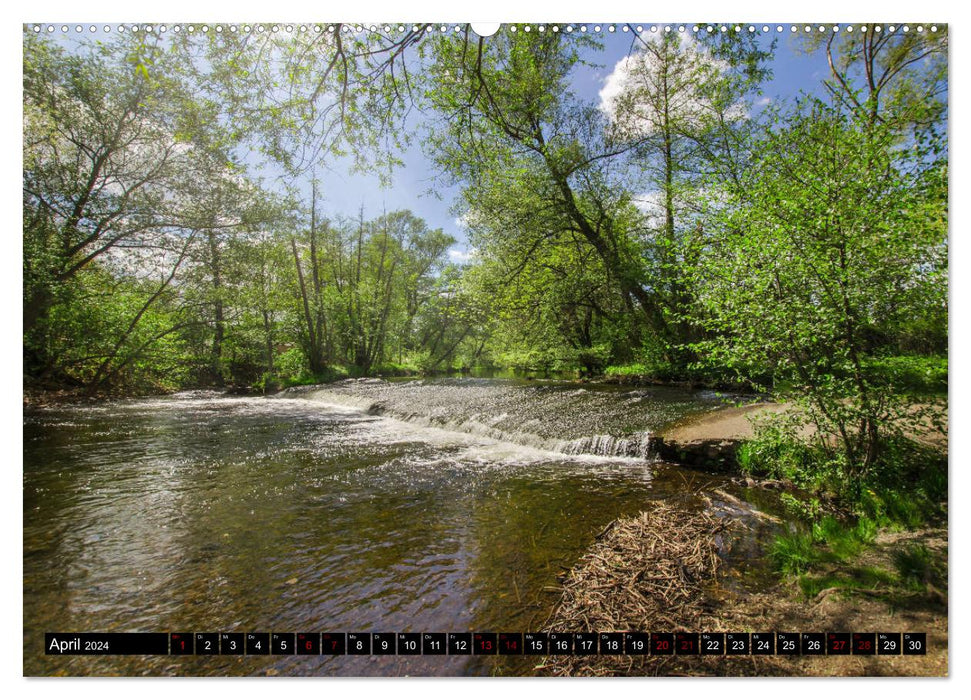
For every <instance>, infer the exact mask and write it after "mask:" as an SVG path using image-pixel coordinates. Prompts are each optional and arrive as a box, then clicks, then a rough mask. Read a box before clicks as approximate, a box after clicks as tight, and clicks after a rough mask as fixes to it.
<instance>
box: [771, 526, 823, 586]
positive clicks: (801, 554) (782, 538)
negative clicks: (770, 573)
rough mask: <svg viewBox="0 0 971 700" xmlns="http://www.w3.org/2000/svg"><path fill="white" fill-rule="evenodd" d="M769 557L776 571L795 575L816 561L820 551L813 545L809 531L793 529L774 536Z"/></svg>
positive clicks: (818, 558) (806, 569)
mask: <svg viewBox="0 0 971 700" xmlns="http://www.w3.org/2000/svg"><path fill="white" fill-rule="evenodd" d="M769 558H770V559H771V561H772V565H773V566H774V567H775V569H776V571H779V572H780V573H782V574H786V575H795V574H801V573H803V572H805V571H808V570H809V568H810V567H811V566H812V565H813V564H816V563H818V562H819V561H820V559H821V552H820V551H819V550H818V549H817V548H816V547H815V546H814V545H813V538H812V535H811V534H810V533H806V532H799V531H793V532H789V533H787V534H784V535H778V536H777V537H776V538H775V540H774V541H773V542H772V545H771V547H770V548H769Z"/></svg>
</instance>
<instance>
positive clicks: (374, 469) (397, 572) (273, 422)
mask: <svg viewBox="0 0 971 700" xmlns="http://www.w3.org/2000/svg"><path fill="white" fill-rule="evenodd" d="M368 386H369V385H367V384H364V385H362V387H368ZM370 386H371V387H374V389H368V390H367V391H362V394H359V395H363V397H364V399H366V400H368V401H370V400H372V398H373V397H371V396H368V395H367V393H368V391H371V393H374V392H375V391H380V392H381V393H382V395H383V399H382V400H384V401H386V402H387V401H391V400H392V399H389V398H388V397H389V396H397V394H395V393H394V392H395V391H396V390H400V389H402V385H393V386H388V385H370ZM425 386H427V385H417V386H415V387H411V388H408V386H407V385H404V390H405V392H406V393H405V398H404V399H393V400H394V401H402V402H404V403H409V404H411V405H413V406H417V405H420V404H418V403H416V394H415V392H418V395H420V396H424V398H425V399H427V400H428V402H429V403H428V404H427V405H428V406H431V410H439V409H441V408H442V407H443V406H448V405H449V401H452V402H453V405H454V401H455V397H457V396H459V394H456V393H455V392H454V391H453V388H454V386H453V385H450V384H447V385H445V386H444V387H438V388H439V389H444V391H443V392H442V393H443V394H444V396H439V397H438V399H437V400H436V399H434V396H435V394H434V393H432V392H429V390H428V389H427V388H424V387H425ZM493 386H498V387H499V391H498V392H494V395H493V396H491V397H490V396H488V392H489V391H490V390H491V389H490V387H493ZM472 388H473V390H474V392H473V395H472V397H471V398H467V399H464V400H465V401H467V402H468V404H467V405H476V404H477V405H479V406H488V410H494V409H497V408H502V409H503V410H505V411H506V412H507V413H509V410H507V409H510V408H512V406H513V404H515V405H516V408H515V410H516V411H518V412H519V413H518V414H517V415H516V420H519V421H521V422H525V421H526V420H533V419H534V418H535V419H536V420H539V422H540V423H541V425H540V426H539V427H538V428H536V431H535V432H534V433H533V434H537V435H541V434H546V435H556V434H557V431H560V430H561V427H558V426H560V425H561V421H562V420H563V418H562V416H560V415H558V414H556V415H551V417H550V418H549V420H548V421H546V420H544V419H543V416H544V415H550V414H547V413H546V412H547V411H549V410H550V408H551V406H553V407H555V406H560V407H561V408H562V407H564V406H566V405H567V404H569V405H572V406H573V408H571V409H570V410H571V411H573V413H572V415H573V416H574V418H575V419H576V417H577V416H584V415H586V414H588V413H589V414H594V413H596V412H597V411H600V412H601V415H600V416H599V418H598V417H596V416H592V417H591V416H588V417H586V418H584V419H583V421H581V422H582V425H583V426H584V427H589V426H592V429H594V430H604V429H610V428H611V427H612V426H613V425H614V423H612V421H615V420H616V419H617V417H618V416H621V417H622V418H623V420H625V421H628V422H629V421H630V420H631V418H632V415H634V414H633V413H632V411H631V409H630V407H629V405H628V404H624V406H627V407H626V408H624V409H623V410H620V409H616V407H614V406H613V404H611V403H609V402H608V401H607V398H612V399H613V401H614V402H615V403H616V402H617V401H618V399H620V401H621V403H622V402H623V401H626V400H628V399H630V398H631V397H624V396H623V393H622V392H613V393H609V394H606V393H605V394H604V395H602V396H601V395H598V394H596V392H590V391H586V392H584V394H585V395H584V394H576V395H575V396H572V397H566V398H564V397H559V396H554V399H544V398H543V392H546V393H547V394H550V395H556V394H557V391H555V390H552V389H540V390H539V393H536V392H534V394H533V396H534V397H536V396H539V398H537V399H536V405H535V406H534V410H533V417H530V418H527V417H526V413H527V412H528V408H529V407H528V398H529V397H528V395H526V397H525V398H524V395H523V394H522V392H519V393H517V392H518V391H519V389H517V388H516V387H515V386H512V387H510V386H509V385H505V384H502V383H499V384H497V385H489V384H483V383H481V382H480V383H479V384H475V385H473V387H472ZM431 389H432V390H434V389H435V386H434V385H432V386H431ZM408 392H411V393H410V394H409V393H408ZM591 394H593V398H590V395H591ZM345 395H349V392H345ZM436 401H437V403H436ZM564 401H566V402H567V403H563V402H564ZM652 401H659V399H657V397H656V396H654V397H653V398H652ZM677 401H679V402H681V408H680V409H678V410H674V409H668V410H669V412H670V413H676V414H678V415H683V413H684V410H685V409H684V407H685V406H687V405H688V404H690V400H689V397H685V396H680V397H679V398H678V400H677ZM577 402H578V403H577ZM675 403H677V402H675ZM500 404H502V405H500ZM707 407H708V404H706V403H704V402H701V403H700V404H697V405H695V408H694V410H705V409H706V408H707ZM453 413H454V412H453ZM460 418H461V417H460ZM503 420H506V419H503ZM577 420H579V419H577ZM638 420H640V422H639V423H638V424H637V425H636V426H635V429H638V430H639V429H642V428H645V429H646V426H648V425H649V424H651V425H655V424H657V422H658V421H659V420H660V419H659V418H657V416H654V417H649V418H643V417H641V418H638ZM652 421H653V423H652ZM549 423H553V424H554V425H552V426H551V425H549ZM575 423H576V420H575ZM687 474H688V473H686V472H682V471H681V470H679V469H678V468H676V467H673V466H665V465H651V464H648V463H647V462H645V461H644V460H642V459H633V458H608V457H603V456H574V457H571V456H567V455H563V454H558V453H555V452H550V451H546V450H543V449H540V448H539V447H536V446H528V445H527V446H524V445H517V444H514V443H510V442H506V441H502V440H496V439H494V438H490V437H488V436H486V435H482V434H479V433H476V432H469V433H467V432H461V431H455V430H449V429H447V426H444V425H439V426H433V425H430V424H428V423H423V422H421V421H418V422H416V423H415V422H408V421H405V420H400V419H398V418H393V417H380V416H375V415H370V414H368V413H367V412H366V411H363V410H362V409H361V407H360V406H354V405H350V404H349V403H348V404H345V405H340V404H334V403H333V402H331V403H327V402H321V401H320V399H319V397H308V396H302V395H293V396H288V397H284V398H275V399H263V398H230V397H221V396H216V395H211V394H205V393H198V392H197V393H192V394H185V395H176V396H174V397H169V398H164V399H153V400H142V401H127V402H117V403H111V404H105V405H100V406H96V407H62V408H58V409H53V410H46V411H42V412H37V413H32V414H29V415H27V416H25V419H24V658H25V661H24V671H25V673H27V674H29V675H49V674H57V673H69V674H93V675H103V674H126V675H139V674H148V675H154V674H194V675H235V674H251V673H265V672H267V671H268V670H271V669H272V670H273V671H275V672H278V673H281V674H288V673H289V674H344V675H371V674H388V675H391V674H399V673H408V674H412V675H416V674H423V675H439V674H444V675H454V674H480V673H481V674H485V673H491V672H493V670H494V669H493V665H494V664H496V663H498V660H497V659H488V658H481V657H453V658H422V657H401V658H397V657H368V658H358V657H337V658H334V657H313V658H311V657H262V658H237V657H200V658H192V657H186V658H175V657H172V658H170V657H154V658H126V657H102V658H96V657H73V658H68V657H61V658H59V657H45V656H44V655H43V651H42V641H43V633H44V632H45V631H55V630H58V631H186V630H189V631H362V632H367V631H371V632H377V631H386V632H387V631H391V632H397V631H459V630H473V629H475V630H495V631H525V630H528V629H535V628H537V627H539V626H540V625H541V624H542V622H543V620H544V619H545V616H546V615H548V613H549V610H550V607H551V605H552V603H553V602H554V593H553V592H552V591H551V588H552V587H553V586H555V585H556V583H557V576H558V575H559V574H561V573H562V572H563V571H564V570H565V569H566V568H568V567H569V566H571V565H572V564H573V563H574V562H575V561H576V559H577V557H578V556H579V555H580V554H581V553H582V552H583V550H584V549H585V548H586V547H587V546H588V545H589V544H590V542H591V540H592V538H593V536H594V535H595V534H596V533H597V532H599V531H600V530H601V529H602V528H603V527H604V526H605V525H606V524H607V523H608V522H609V521H611V520H612V519H614V518H616V517H618V516H620V515H624V514H634V513H636V512H637V511H638V510H640V509H641V508H642V507H643V506H644V503H645V502H646V501H647V500H649V499H652V498H668V499H670V498H684V497H685V494H686V493H688V491H690V490H694V489H695V488H698V487H699V486H702V485H703V484H701V483H698V480H699V479H702V481H704V480H705V479H708V480H710V479H709V478H708V477H698V476H696V475H691V476H688V475H687ZM689 478H690V479H692V480H693V484H692V488H691V489H689V490H686V488H685V483H686V479H689ZM516 663H517V662H513V663H512V665H511V666H506V667H504V670H505V672H518V671H519V670H521V669H520V667H517V665H516Z"/></svg>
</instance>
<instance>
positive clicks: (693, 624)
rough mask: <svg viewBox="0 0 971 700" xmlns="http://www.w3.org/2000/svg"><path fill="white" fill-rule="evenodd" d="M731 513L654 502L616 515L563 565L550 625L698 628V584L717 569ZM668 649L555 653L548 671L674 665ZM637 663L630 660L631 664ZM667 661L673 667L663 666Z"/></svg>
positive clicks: (613, 671) (647, 669)
mask: <svg viewBox="0 0 971 700" xmlns="http://www.w3.org/2000/svg"><path fill="white" fill-rule="evenodd" d="M730 524H731V523H730V521H724V520H716V519H715V518H713V517H712V516H711V515H710V514H709V513H707V512H695V513H692V512H688V511H684V510H681V509H678V508H675V507H672V506H668V505H664V504H658V505H656V506H655V507H653V508H652V509H651V510H650V511H645V512H642V513H641V514H640V515H638V516H637V517H635V518H630V519H625V520H616V521H614V522H613V523H611V525H609V526H608V527H607V528H605V529H604V531H603V532H602V533H601V534H600V535H599V536H598V538H597V542H596V543H595V544H594V545H593V547H592V548H591V549H590V551H589V552H588V553H587V554H586V555H585V556H584V557H583V558H582V559H581V560H580V562H579V563H578V565H577V566H576V567H575V568H574V569H573V570H572V571H571V572H570V573H569V575H568V576H567V577H566V580H565V581H564V584H563V592H562V597H561V599H560V602H559V604H558V605H557V607H556V609H555V610H554V612H553V614H552V615H551V617H550V619H549V620H548V621H547V624H546V626H545V628H546V629H547V630H548V631H551V632H626V631H639V632H662V631H663V632H678V631H691V632H695V631H698V629H699V628H698V623H699V622H700V621H701V618H702V615H703V613H704V612H705V608H704V593H703V587H704V586H705V584H706V583H707V582H709V581H710V580H711V579H713V578H714V576H715V573H716V571H717V569H718V564H719V558H718V554H717V546H716V543H717V536H718V534H719V533H720V532H722V531H724V530H725V529H726V528H727V527H728V526H729V525H730ZM671 658H672V657H646V658H645V657H625V656H555V657H549V658H546V659H544V660H543V661H542V662H541V663H540V664H539V665H538V666H537V668H536V669H535V670H542V671H543V672H545V673H551V674H554V675H583V676H589V675H627V674H631V673H637V674H643V673H672V672H673V673H679V672H682V670H681V669H676V668H674V667H673V666H674V665H676V664H672V663H671V662H670V661H669V659H671ZM635 667H636V668H635ZM667 667H671V668H667Z"/></svg>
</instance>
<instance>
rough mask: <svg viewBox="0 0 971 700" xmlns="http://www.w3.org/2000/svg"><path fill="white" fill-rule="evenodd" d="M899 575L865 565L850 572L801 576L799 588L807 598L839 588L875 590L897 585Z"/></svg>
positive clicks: (849, 591)
mask: <svg viewBox="0 0 971 700" xmlns="http://www.w3.org/2000/svg"><path fill="white" fill-rule="evenodd" d="M896 584H897V577H896V576H894V574H893V573H892V572H890V571H885V570H883V569H881V568H879V567H875V566H863V567H859V568H854V569H851V570H850V571H848V572H845V573H844V572H840V573H829V574H823V575H821V576H811V575H803V576H800V577H799V590H801V591H802V593H803V595H805V596H806V597H807V598H815V597H816V596H817V595H819V594H820V593H821V592H822V591H825V590H827V589H829V588H837V589H840V590H843V591H846V592H848V593H851V592H852V591H854V590H873V589H875V588H881V587H886V588H889V587H891V586H895V585H896Z"/></svg>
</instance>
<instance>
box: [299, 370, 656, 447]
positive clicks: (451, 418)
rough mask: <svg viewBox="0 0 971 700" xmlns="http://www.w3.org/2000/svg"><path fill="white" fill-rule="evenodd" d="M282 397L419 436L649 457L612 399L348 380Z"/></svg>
mask: <svg viewBox="0 0 971 700" xmlns="http://www.w3.org/2000/svg"><path fill="white" fill-rule="evenodd" d="M286 393H287V394H289V395H291V396H294V397H296V396H305V397H306V398H308V399H310V400H314V401H319V402H321V403H326V404H329V405H334V406H338V407H340V408H343V409H347V408H349V409H351V410H354V411H360V412H362V413H366V414H368V415H372V416H381V417H385V418H392V419H395V420H399V421H403V422H406V423H408V424H410V425H414V426H418V427H422V428H434V429H438V430H445V431H450V432H458V433H464V434H466V435H472V436H476V437H482V438H487V439H490V440H496V441H498V442H505V443H512V444H516V445H521V446H523V447H528V448H533V449H538V450H543V451H546V452H555V453H559V454H563V455H570V456H594V457H617V458H626V459H630V458H635V459H642V460H648V461H649V460H653V459H654V458H655V457H656V451H655V450H654V449H653V439H652V432H651V430H650V429H649V428H648V427H647V426H644V425H640V426H638V425H636V424H635V425H633V426H632V425H631V423H632V415H631V413H630V411H631V410H632V409H631V407H630V405H629V403H628V402H626V401H623V400H618V397H617V396H615V395H613V394H607V395H601V396H598V395H597V392H589V391H587V390H573V391H569V390H568V391H543V390H542V388H534V387H526V388H524V387H520V386H512V387H509V386H495V385H491V386H488V387H476V386H469V385H461V386H456V385H453V384H432V383H422V384H418V383H409V384H404V383H398V384H394V383H389V382H382V381H380V380H370V381H360V380H350V381H346V382H340V383H338V384H333V385H328V386H327V387H313V388H310V389H299V390H296V391H290V392H286ZM634 410H636V409H634ZM641 410H642V411H643V409H641ZM611 411H613V412H617V411H623V415H622V416H620V417H621V418H622V419H623V420H622V421H621V420H616V419H615V416H613V415H611ZM611 424H617V428H618V429H617V434H612V433H611V432H610V429H611V427H613V426H612V425H611ZM605 428H606V430H605ZM578 435H579V437H577V436H578Z"/></svg>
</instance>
